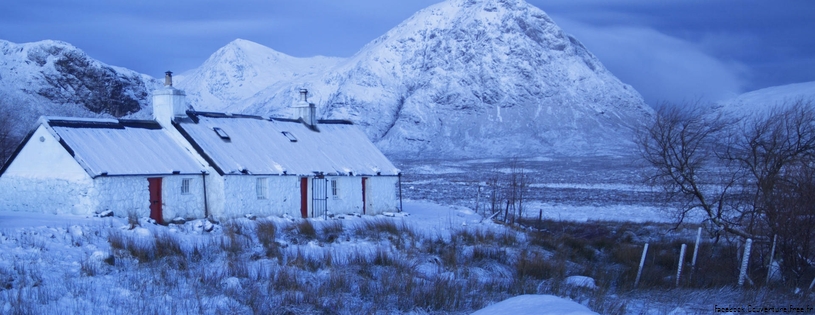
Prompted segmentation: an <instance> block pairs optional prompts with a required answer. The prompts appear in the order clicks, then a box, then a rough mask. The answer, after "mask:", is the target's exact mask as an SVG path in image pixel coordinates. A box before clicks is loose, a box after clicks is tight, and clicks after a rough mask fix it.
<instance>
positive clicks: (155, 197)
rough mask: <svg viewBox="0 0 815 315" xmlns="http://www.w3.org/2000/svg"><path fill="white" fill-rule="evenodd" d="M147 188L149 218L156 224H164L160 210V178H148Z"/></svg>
mask: <svg viewBox="0 0 815 315" xmlns="http://www.w3.org/2000/svg"><path fill="white" fill-rule="evenodd" d="M147 187H148V189H149V190H150V218H151V219H153V220H156V222H158V224H164V218H163V213H162V209H161V203H162V200H161V177H153V178H148V179H147Z"/></svg>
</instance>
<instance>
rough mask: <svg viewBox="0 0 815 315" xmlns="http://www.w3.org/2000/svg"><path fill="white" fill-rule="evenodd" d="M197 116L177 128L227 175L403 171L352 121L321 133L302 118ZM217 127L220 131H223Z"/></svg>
mask: <svg viewBox="0 0 815 315" xmlns="http://www.w3.org/2000/svg"><path fill="white" fill-rule="evenodd" d="M192 115H193V117H192V118H193V119H192V120H187V121H183V122H179V123H178V124H177V126H178V127H179V129H180V130H181V131H182V133H185V136H186V137H188V139H190V140H191V141H193V142H195V144H194V145H195V146H196V147H197V149H198V150H200V152H199V153H201V154H203V155H204V156H205V158H207V159H208V160H209V161H210V162H211V163H214V164H215V168H216V169H218V170H219V172H222V173H224V174H241V173H245V174H284V172H285V174H289V175H313V174H314V173H315V172H322V173H324V174H340V175H350V174H353V175H376V174H377V173H379V174H380V175H397V174H398V173H399V170H398V169H397V168H396V167H395V166H394V165H393V164H392V163H391V162H390V161H389V160H388V158H386V157H385V156H384V155H383V154H382V152H380V151H379V149H377V148H376V147H375V146H374V145H373V143H371V141H370V140H368V138H367V137H366V136H365V134H364V133H363V132H362V131H360V130H359V129H358V128H357V127H356V126H354V125H352V124H349V123H344V122H329V123H322V124H319V125H318V128H319V131H315V130H312V129H310V128H309V127H308V126H306V125H305V124H303V123H302V122H299V121H291V120H278V119H262V118H260V117H253V116H245V115H233V116H227V115H223V114H209V115H208V114H206V113H197V114H195V113H192ZM215 128H218V129H219V132H218V133H216V131H215ZM284 132H285V133H286V134H284ZM219 133H223V134H225V135H227V137H224V136H223V135H219ZM292 137H293V138H294V140H292Z"/></svg>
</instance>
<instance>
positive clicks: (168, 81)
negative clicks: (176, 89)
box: [164, 71, 173, 86]
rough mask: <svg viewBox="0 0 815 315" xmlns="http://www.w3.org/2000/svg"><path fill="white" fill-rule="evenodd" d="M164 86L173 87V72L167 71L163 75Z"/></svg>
mask: <svg viewBox="0 0 815 315" xmlns="http://www.w3.org/2000/svg"><path fill="white" fill-rule="evenodd" d="M164 86H173V72H172V71H167V72H165V73H164Z"/></svg>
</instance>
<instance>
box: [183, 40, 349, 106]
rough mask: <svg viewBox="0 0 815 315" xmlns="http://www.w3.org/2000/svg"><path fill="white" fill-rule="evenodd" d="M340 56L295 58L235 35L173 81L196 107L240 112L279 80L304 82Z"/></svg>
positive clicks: (280, 81) (296, 83) (332, 64)
mask: <svg viewBox="0 0 815 315" xmlns="http://www.w3.org/2000/svg"><path fill="white" fill-rule="evenodd" d="M342 60H343V59H342V58H331V57H322V56H318V57H312V58H296V57H291V56H289V55H286V54H283V53H280V52H277V51H275V50H273V49H271V48H268V47H266V46H263V45H260V44H257V43H254V42H250V41H247V40H242V39H237V40H235V41H233V42H231V43H229V44H228V45H226V46H224V47H222V48H221V49H218V51H216V52H215V53H214V54H212V56H210V57H209V58H208V59H207V60H206V61H205V62H204V64H202V65H201V66H200V67H198V68H196V69H193V70H190V71H187V72H185V73H183V74H180V75H176V76H175V81H177V82H178V83H177V84H175V85H176V86H177V87H178V88H180V89H183V90H185V91H186V92H187V100H188V102H189V103H190V104H192V105H194V106H195V108H196V109H197V110H217V111H234V112H243V110H244V108H241V105H242V104H244V103H245V102H246V100H247V99H249V98H251V97H253V96H255V94H257V93H258V92H260V91H262V90H264V89H267V88H269V87H271V86H274V85H278V84H294V85H303V84H305V83H306V82H309V81H313V80H315V79H314V78H313V77H314V76H315V75H316V74H322V73H323V71H325V69H327V68H331V67H333V66H335V65H336V64H337V63H338V62H340V61H342ZM295 94H296V93H295ZM295 96H296V95H295ZM286 105H289V104H286Z"/></svg>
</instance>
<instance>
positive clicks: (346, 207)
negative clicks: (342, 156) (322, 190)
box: [326, 176, 362, 214]
mask: <svg viewBox="0 0 815 315" xmlns="http://www.w3.org/2000/svg"><path fill="white" fill-rule="evenodd" d="M326 179H328V182H327V183H326V188H328V211H329V212H331V213H337V214H350V213H359V214H362V177H358V176H326ZM331 180H336V181H337V188H338V194H337V197H334V196H333V194H332V191H331Z"/></svg>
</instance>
